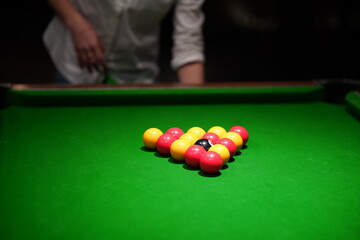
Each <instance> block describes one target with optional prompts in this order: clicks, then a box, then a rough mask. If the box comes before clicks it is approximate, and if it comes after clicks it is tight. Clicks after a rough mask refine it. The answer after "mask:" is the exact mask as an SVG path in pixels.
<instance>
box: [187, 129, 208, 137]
mask: <svg viewBox="0 0 360 240" xmlns="http://www.w3.org/2000/svg"><path fill="white" fill-rule="evenodd" d="M187 133H192V134H194V135H196V136H198V137H199V138H201V137H202V136H203V135H204V134H205V133H206V132H205V130H204V129H202V128H201V127H192V128H190V129H189V130H188V131H187Z"/></svg>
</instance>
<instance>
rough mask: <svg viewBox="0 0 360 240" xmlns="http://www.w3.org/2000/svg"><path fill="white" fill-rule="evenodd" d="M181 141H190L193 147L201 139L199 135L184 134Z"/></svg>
mask: <svg viewBox="0 0 360 240" xmlns="http://www.w3.org/2000/svg"><path fill="white" fill-rule="evenodd" d="M180 139H183V140H187V141H189V143H190V144H191V145H193V144H194V143H195V142H196V141H197V140H199V139H200V137H198V136H197V135H195V134H193V133H188V132H187V133H184V134H183V135H181V137H180Z"/></svg>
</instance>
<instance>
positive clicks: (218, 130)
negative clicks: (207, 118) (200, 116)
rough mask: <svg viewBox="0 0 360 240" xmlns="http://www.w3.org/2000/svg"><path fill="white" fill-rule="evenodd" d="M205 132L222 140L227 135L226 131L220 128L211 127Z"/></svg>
mask: <svg viewBox="0 0 360 240" xmlns="http://www.w3.org/2000/svg"><path fill="white" fill-rule="evenodd" d="M207 132H208V133H215V134H216V135H218V136H219V138H223V137H224V135H225V134H226V133H227V132H226V130H225V129H224V128H223V127H220V126H215V127H212V128H210V129H209V130H208V131H207Z"/></svg>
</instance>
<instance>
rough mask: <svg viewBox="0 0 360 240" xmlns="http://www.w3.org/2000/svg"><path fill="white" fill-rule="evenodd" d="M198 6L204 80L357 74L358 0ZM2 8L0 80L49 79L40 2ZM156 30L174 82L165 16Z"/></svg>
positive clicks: (167, 76) (45, 9)
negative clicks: (200, 9)
mask: <svg viewBox="0 0 360 240" xmlns="http://www.w3.org/2000/svg"><path fill="white" fill-rule="evenodd" d="M203 10H204V12H205V16H206V21H205V24H204V39H205V55H206V79H207V81H208V82H230V81H232V82H234V81H271V80H280V81H282V80H294V81H296V80H309V79H360V65H359V64H360V50H359V49H360V48H359V43H360V41H359V40H360V34H359V32H360V1H355V0H327V1H325V0H314V1H281V0H221V1H219V0H207V1H206V2H205V4H204V6H203ZM2 12H4V13H3V14H2V16H1V19H0V20H1V23H0V24H1V25H0V26H1V42H0V43H1V44H0V82H11V83H50V82H52V81H53V75H54V66H53V65H52V62H51V60H50V58H49V56H48V54H47V52H46V50H45V48H44V46H43V43H42V34H43V32H44V30H45V28H46V26H47V24H48V23H49V21H50V20H51V18H52V16H53V12H52V10H51V9H50V8H49V6H48V5H47V3H46V1H25V2H22V3H21V4H20V3H18V4H13V5H10V4H3V11H2ZM162 28H163V31H162V34H161V44H162V48H161V52H160V58H159V64H160V67H161V74H160V80H161V82H174V81H176V77H175V74H174V73H173V72H172V71H171V69H170V54H171V50H170V49H171V31H172V23H171V14H169V15H168V16H167V17H166V18H165V19H164V22H163V23H162Z"/></svg>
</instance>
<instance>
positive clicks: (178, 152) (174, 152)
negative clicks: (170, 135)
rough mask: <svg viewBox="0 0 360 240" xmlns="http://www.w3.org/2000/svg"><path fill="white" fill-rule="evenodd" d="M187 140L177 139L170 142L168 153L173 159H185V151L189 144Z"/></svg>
mask: <svg viewBox="0 0 360 240" xmlns="http://www.w3.org/2000/svg"><path fill="white" fill-rule="evenodd" d="M191 145H192V144H190V142H189V141H188V140H184V139H177V140H175V141H174V142H173V144H171V147H170V155H171V157H172V158H173V159H175V160H177V161H184V160H185V152H186V150H187V149H188V148H189V147H190V146H191Z"/></svg>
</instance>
